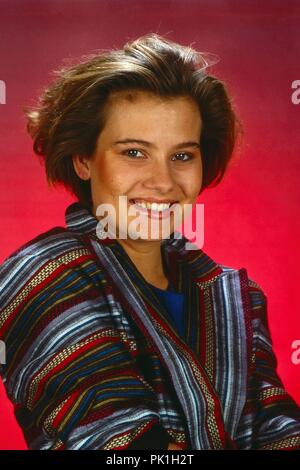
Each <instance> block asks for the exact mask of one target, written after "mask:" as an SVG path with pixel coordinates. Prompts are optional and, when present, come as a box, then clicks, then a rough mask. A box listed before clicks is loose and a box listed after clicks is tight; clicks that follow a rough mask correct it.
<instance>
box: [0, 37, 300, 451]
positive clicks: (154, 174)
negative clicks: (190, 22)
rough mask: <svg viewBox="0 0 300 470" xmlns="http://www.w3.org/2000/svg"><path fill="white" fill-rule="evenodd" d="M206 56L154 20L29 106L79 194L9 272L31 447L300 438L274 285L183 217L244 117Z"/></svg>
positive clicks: (12, 370)
mask: <svg viewBox="0 0 300 470" xmlns="http://www.w3.org/2000/svg"><path fill="white" fill-rule="evenodd" d="M206 66H207V62H205V59H204V56H201V54H200V53H197V52H196V51H195V50H193V49H191V48H189V47H184V46H181V45H179V44H176V43H174V42H171V41H169V40H167V39H164V38H162V37H160V36H158V35H156V34H150V35H147V36H144V37H141V38H139V39H137V40H136V41H133V42H132V43H128V44H126V45H125V46H124V48H123V49H122V50H113V51H109V52H105V53H99V54H96V55H94V56H91V57H88V58H85V60H83V61H81V62H79V63H78V64H76V65H73V66H71V67H68V68H64V69H61V70H60V72H59V76H58V77H57V79H56V80H55V81H54V83H52V84H51V85H50V86H49V87H48V89H46V90H45V92H44V94H43V96H42V98H41V100H40V104H39V106H38V108H37V109H27V110H26V114H27V117H28V130H29V132H30V134H31V136H32V137H33V140H34V150H35V152H36V153H37V154H38V155H41V156H42V157H43V159H44V162H45V168H46V174H47V179H48V181H49V182H50V183H51V184H58V183H60V184H63V185H64V186H65V187H66V188H68V189H69V190H70V191H72V193H73V194H74V195H75V196H76V198H77V200H76V202H74V203H73V204H71V205H70V206H69V207H68V208H67V209H66V227H54V228H53V229H51V230H49V231H47V232H45V233H42V234H41V235H39V236H38V237H36V238H34V239H33V240H30V241H29V242H28V243H26V244H25V245H23V246H22V247H20V248H19V249H18V250H16V251H15V252H14V253H12V254H11V255H10V256H9V257H8V258H7V259H6V260H5V262H4V263H3V264H2V266H1V271H0V275H1V301H0V306H1V313H0V333H1V339H2V340H3V341H4V342H5V345H6V356H7V357H6V364H3V365H2V369H1V374H2V378H3V380H4V384H5V387H6V391H7V395H8V397H9V398H10V400H11V401H12V402H13V404H14V406H15V415H16V418H17V420H18V422H19V424H20V426H21V427H22V429H23V432H24V436H25V439H26V441H27V443H28V447H29V448H30V449H102V450H122V449H299V448H300V411H299V408H298V407H297V405H296V403H295V402H294V401H293V399H292V398H291V397H290V396H289V395H288V394H287V392H286V391H285V389H284V386H283V384H282V382H281V380H280V378H279V376H278V375H277V372H276V357H275V355H274V352H273V349H272V341H271V338H270V332H269V329H268V320H267V307H266V305H267V299H266V296H265V294H264V292H263V291H262V289H261V288H260V287H259V286H258V285H257V284H256V283H255V282H254V281H253V280H252V279H250V278H249V277H248V275H247V271H246V269H245V268H241V269H238V270H237V269H233V268H230V267H227V266H223V265H220V264H218V263H216V262H215V261H214V260H213V259H212V258H210V257H209V256H208V255H207V254H206V253H204V251H203V250H201V249H200V248H198V247H197V246H192V245H191V244H189V243H188V239H187V238H186V237H185V236H179V232H177V231H176V227H177V222H178V219H177V215H176V212H175V211H173V209H174V208H177V209H178V210H179V212H180V210H184V208H185V207H186V206H187V205H190V206H189V207H191V206H193V205H195V204H196V199H197V197H198V196H199V194H200V193H201V192H202V191H203V190H204V189H205V188H206V187H208V186H212V185H215V184H217V183H218V182H219V181H220V180H221V179H222V177H223V175H224V174H225V171H226V168H227V166H228V163H229V161H230V158H231V156H232V154H233V150H234V146H235V142H236V138H237V133H238V130H239V125H238V120H237V118H236V115H235V113H234V111H233V107H232V104H231V101H230V98H229V96H228V92H227V90H226V87H225V85H224V83H222V82H221V81H219V80H218V79H217V78H215V77H213V76H211V75H208V74H207V71H206ZM121 197H122V198H123V199H122V204H121V202H120V201H121ZM124 200H125V204H123V201H124ZM103 209H106V210H107V211H108V212H109V214H110V215H109V216H108V217H106V227H105V225H104V210H103ZM179 212H178V213H179ZM137 217H138V221H139V225H135V224H134V222H135V221H136V218H137ZM166 221H168V223H169V226H168V225H167V224H166V225H164V222H166ZM105 228H108V230H104V229H105ZM113 232H114V233H113ZM114 235H115V236H114ZM191 248H192V249H191Z"/></svg>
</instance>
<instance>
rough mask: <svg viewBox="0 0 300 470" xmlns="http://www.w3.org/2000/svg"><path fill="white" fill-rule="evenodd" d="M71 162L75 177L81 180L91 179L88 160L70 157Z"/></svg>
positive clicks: (74, 156)
mask: <svg viewBox="0 0 300 470" xmlns="http://www.w3.org/2000/svg"><path fill="white" fill-rule="evenodd" d="M72 160H73V166H74V170H75V172H76V173H77V176H79V178H81V179H83V180H89V179H90V177H91V171H90V162H89V160H88V159H87V158H86V157H84V156H82V155H72Z"/></svg>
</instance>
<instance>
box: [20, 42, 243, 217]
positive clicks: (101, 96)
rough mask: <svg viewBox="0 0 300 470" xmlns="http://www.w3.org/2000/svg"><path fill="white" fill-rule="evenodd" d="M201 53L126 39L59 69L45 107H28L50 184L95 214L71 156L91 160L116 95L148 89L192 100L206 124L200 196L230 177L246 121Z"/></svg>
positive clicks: (29, 124) (87, 185)
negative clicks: (116, 46)
mask: <svg viewBox="0 0 300 470" xmlns="http://www.w3.org/2000/svg"><path fill="white" fill-rule="evenodd" d="M199 63H200V64H201V54H200V53H199V52H197V51H196V50H195V49H193V48H191V47H188V46H183V45H180V44H177V43H175V42H173V41H171V40H169V39H166V38H164V37H162V36H159V35H158V34H156V33H150V34H147V35H145V36H142V37H140V38H138V39H136V40H134V41H131V42H127V43H126V44H125V45H124V47H123V48H122V49H120V50H114V49H113V50H108V51H105V50H102V51H100V52H97V53H94V54H90V55H88V56H87V55H86V56H82V57H81V58H80V59H79V61H78V62H77V63H75V64H73V65H69V66H64V67H62V68H60V69H59V70H57V71H54V74H55V80H54V81H53V82H52V83H51V84H50V85H49V86H48V87H47V88H45V89H44V90H43V92H42V94H41V96H40V97H39V103H38V106H35V107H24V113H25V116H26V119H27V131H28V132H29V134H30V135H31V137H32V138H33V150H34V152H35V153H36V154H37V155H39V156H41V157H42V160H43V163H44V164H45V170H46V177H47V181H48V183H49V184H50V185H56V184H62V185H63V186H64V187H65V188H66V189H67V190H69V191H70V192H71V193H72V194H74V195H75V196H76V197H77V198H78V200H79V201H80V202H81V203H82V204H83V205H84V206H85V207H87V208H88V209H91V207H92V197H91V187H90V181H86V180H83V179H81V178H80V177H79V176H78V175H77V173H76V172H75V170H74V166H73V161H72V156H73V155H76V154H77V155H84V156H85V157H87V158H88V157H92V155H93V153H94V151H95V148H96V143H97V139H98V137H99V135H100V133H101V131H102V129H103V128H104V126H105V120H106V111H107V110H106V106H105V105H106V103H107V102H108V99H109V97H110V96H111V94H112V93H114V92H121V91H127V90H141V91H148V92H151V93H154V94H155V95H157V96H159V97H165V98H175V97H178V96H186V95H188V96H191V97H192V98H193V99H194V100H195V101H196V103H197V105H198V106H199V110H200V115H201V119H202V129H201V136H200V150H201V155H202V165H203V181H202V188H201V192H202V191H203V190H204V189H205V188H207V187H213V186H216V185H217V184H218V183H219V182H220V181H221V180H222V178H223V176H224V174H225V171H226V169H227V167H228V164H229V161H230V159H231V157H232V155H233V151H234V147H235V143H236V141H237V137H238V135H239V133H242V126H241V122H240V120H239V119H238V117H237V115H236V113H235V111H234V109H233V103H232V99H231V98H230V97H229V94H228V91H227V87H226V84H225V83H224V82H223V81H221V80H219V79H217V78H216V77H214V76H212V75H209V74H208V73H207V72H206V71H203V70H202V69H201V67H200V66H199Z"/></svg>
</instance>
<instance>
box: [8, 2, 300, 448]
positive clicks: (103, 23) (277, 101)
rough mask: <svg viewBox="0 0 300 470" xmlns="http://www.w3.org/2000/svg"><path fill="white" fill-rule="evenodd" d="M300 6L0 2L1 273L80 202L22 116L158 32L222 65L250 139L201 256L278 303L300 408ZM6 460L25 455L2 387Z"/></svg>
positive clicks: (277, 328) (276, 319) (216, 208)
mask: <svg viewBox="0 0 300 470" xmlns="http://www.w3.org/2000/svg"><path fill="white" fill-rule="evenodd" d="M299 25H300V4H299V1H297V0H295V1H292V0H287V1H285V2H281V1H280V0H278V1H277V0H268V1H266V2H260V1H256V0H244V1H243V2H239V1H236V0H231V1H230V0H228V1H226V0H223V1H222V0H151V1H149V0H143V1H140V0H131V1H130V0H100V1H97V0H77V1H70V0H43V2H40V1H33V0H18V1H16V0H1V1H0V61H1V62H0V80H2V81H4V82H5V84H6V104H1V105H0V132H1V140H0V149H1V172H0V184H1V192H0V197H1V201H0V204H1V214H2V216H1V245H0V257H1V259H0V262H1V261H2V260H3V259H4V258H5V257H6V256H8V255H9V254H10V253H11V252H12V251H13V250H15V249H16V248H17V247H18V246H20V245H21V244H23V243H24V242H26V241H27V240H29V239H31V238H32V237H34V236H36V235H37V234H38V233H41V232H43V231H46V230H48V229H50V228H51V227H53V226H55V225H64V210H65V208H66V206H67V205H68V204H69V203H70V202H71V201H73V200H74V199H73V198H72V197H71V196H70V195H69V194H68V193H66V192H65V191H64V190H50V189H49V188H48V187H47V184H46V179H45V175H44V170H43V167H42V166H41V165H40V163H39V161H38V158H37V157H36V156H35V155H34V154H33V151H32V146H31V140H30V138H29V136H27V135H26V131H25V121H24V118H23V115H22V106H24V105H28V104H34V103H35V99H36V97H37V96H38V94H39V92H40V91H41V89H42V88H43V87H44V86H45V85H47V83H48V82H49V81H50V80H51V79H52V76H51V72H52V70H55V69H57V68H59V67H60V66H61V65H62V61H63V59H64V58H75V57H78V56H80V55H82V54H88V53H91V52H95V51H96V50H97V49H103V48H105V49H108V48H112V47H113V48H117V47H121V46H122V45H123V44H124V42H126V41H127V40H131V39H134V38H136V37H138V36H140V35H143V34H145V33H149V32H157V33H158V34H161V35H166V36H167V37H169V38H170V39H172V40H175V41H178V42H181V43H182V44H185V45H190V44H191V45H192V46H193V47H195V48H196V49H198V50H199V51H209V52H214V53H216V54H218V55H219V56H220V58H221V61H220V62H219V64H217V65H216V66H215V67H214V69H213V71H212V72H213V73H215V74H216V75H217V76H218V77H219V78H221V79H222V80H224V81H225V82H226V83H227V85H228V87H229V90H230V92H231V95H232V97H233V101H234V104H235V107H236V110H237V111H238V113H239V115H240V117H241V119H242V122H243V125H244V129H245V137H244V144H243V148H242V150H241V151H240V154H239V156H238V158H235V160H234V161H233V164H232V165H231V168H230V170H229V172H228V174H227V176H226V177H225V179H224V180H223V182H222V183H221V184H220V185H219V186H218V187H216V188H214V189H210V190H207V191H205V192H204V193H203V195H202V196H201V200H199V202H202V203H204V204H205V242H204V246H203V247H202V248H203V250H204V251H205V252H206V253H207V254H208V255H210V256H211V257H212V258H213V259H215V260H216V261H218V262H220V263H223V264H226V265H228V266H232V267H236V268H240V267H246V269H247V271H248V274H249V276H250V277H251V278H252V279H254V280H255V281H256V282H258V283H259V284H260V285H261V286H262V288H263V289H264V291H265V293H266V295H267V297H268V307H269V311H268V313H269V323H270V329H271V333H272V337H273V342H274V349H275V352H276V355H277V358H278V371H279V374H280V376H281V378H282V380H283V381H284V384H285V386H286V388H287V390H288V392H289V393H290V394H291V395H292V396H293V397H294V399H296V401H297V402H298V403H299V404H300V390H299V378H300V364H299V365H297V364H294V363H293V362H292V353H293V349H292V343H293V341H295V340H300V320H299V306H298V300H299V274H298V270H299V240H300V223H299V219H298V217H297V216H298V204H299V196H300V185H299V176H300V158H299V151H300V132H299V122H300V104H299V105H297V104H294V103H293V102H292V99H291V95H292V93H293V90H292V83H293V82H294V81H295V80H300V62H299V51H300V35H299ZM0 449H26V444H25V442H24V439H23V434H22V431H21V430H20V428H19V427H18V425H17V424H16V421H15V419H14V415H13V408H12V405H11V403H10V402H9V401H8V400H7V397H6V394H5V391H4V387H3V385H2V384H1V385H0Z"/></svg>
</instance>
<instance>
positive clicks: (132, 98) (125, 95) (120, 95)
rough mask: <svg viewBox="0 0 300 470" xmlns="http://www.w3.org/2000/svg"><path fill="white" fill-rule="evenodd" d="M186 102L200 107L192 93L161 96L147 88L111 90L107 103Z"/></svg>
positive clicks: (115, 104) (110, 105) (122, 104)
mask: <svg viewBox="0 0 300 470" xmlns="http://www.w3.org/2000/svg"><path fill="white" fill-rule="evenodd" d="M146 103H148V104H156V105H159V104H160V105H163V104H169V105H174V104H184V105H185V106H186V107H191V108H194V109H198V104H197V102H196V100H195V99H194V98H193V97H192V96H190V95H178V96H160V95H157V94H155V93H153V92H151V91H147V90H139V89H137V90H122V91H114V92H111V93H110V94H109V96H108V98H107V101H106V105H107V107H108V108H110V107H115V106H126V105H128V106H130V105H137V106H136V108H138V106H139V105H142V104H144V105H145V104H146Z"/></svg>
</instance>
